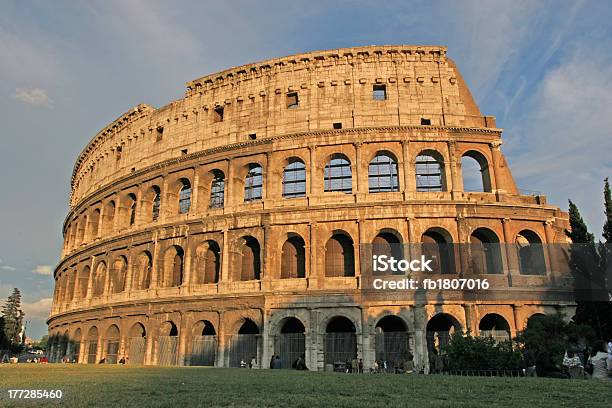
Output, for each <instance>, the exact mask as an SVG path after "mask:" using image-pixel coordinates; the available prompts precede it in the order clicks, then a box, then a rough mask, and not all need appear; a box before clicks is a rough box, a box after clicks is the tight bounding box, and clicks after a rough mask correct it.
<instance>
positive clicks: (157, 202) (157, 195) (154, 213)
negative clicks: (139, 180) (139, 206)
mask: <svg viewBox="0 0 612 408" xmlns="http://www.w3.org/2000/svg"><path fill="white" fill-rule="evenodd" d="M151 189H152V190H153V205H152V207H151V219H152V220H153V221H157V219H158V218H159V209H160V207H161V190H160V189H159V187H157V186H153V187H152V188H151Z"/></svg>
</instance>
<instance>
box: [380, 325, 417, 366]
mask: <svg viewBox="0 0 612 408" xmlns="http://www.w3.org/2000/svg"><path fill="white" fill-rule="evenodd" d="M375 329H376V360H378V362H379V367H385V366H386V367H387V368H388V369H390V370H391V372H394V371H395V370H396V369H401V368H403V367H404V366H405V362H406V361H407V360H410V359H411V358H410V357H411V356H412V355H411V353H410V344H409V342H408V328H407V326H406V323H404V321H403V320H402V319H401V318H400V317H398V316H392V315H391V316H385V317H383V318H382V319H380V320H379V321H378V323H376V327H375Z"/></svg>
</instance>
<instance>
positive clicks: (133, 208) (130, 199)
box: [128, 193, 137, 226]
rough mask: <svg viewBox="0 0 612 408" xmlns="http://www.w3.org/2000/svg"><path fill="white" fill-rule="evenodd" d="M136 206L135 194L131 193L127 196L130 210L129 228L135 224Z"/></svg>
mask: <svg viewBox="0 0 612 408" xmlns="http://www.w3.org/2000/svg"><path fill="white" fill-rule="evenodd" d="M136 206H137V201H136V194H133V193H130V194H128V208H129V210H130V212H129V215H128V218H129V225H130V226H132V225H134V224H135V223H136Z"/></svg>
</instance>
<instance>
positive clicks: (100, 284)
mask: <svg viewBox="0 0 612 408" xmlns="http://www.w3.org/2000/svg"><path fill="white" fill-rule="evenodd" d="M105 281H106V262H104V261H101V262H100V263H98V266H97V267H96V273H95V275H94V281H93V295H94V296H102V295H103V294H104V289H105V288H104V285H105V283H106V282H105Z"/></svg>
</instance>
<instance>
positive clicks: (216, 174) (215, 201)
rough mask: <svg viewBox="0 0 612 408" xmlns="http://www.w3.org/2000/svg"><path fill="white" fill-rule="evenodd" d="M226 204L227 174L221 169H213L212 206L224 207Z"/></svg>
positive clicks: (211, 185) (211, 184)
mask: <svg viewBox="0 0 612 408" xmlns="http://www.w3.org/2000/svg"><path fill="white" fill-rule="evenodd" d="M224 204H225V174H223V172H222V171H221V170H213V180H212V182H211V183H210V205H209V207H210V208H223V206H224Z"/></svg>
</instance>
